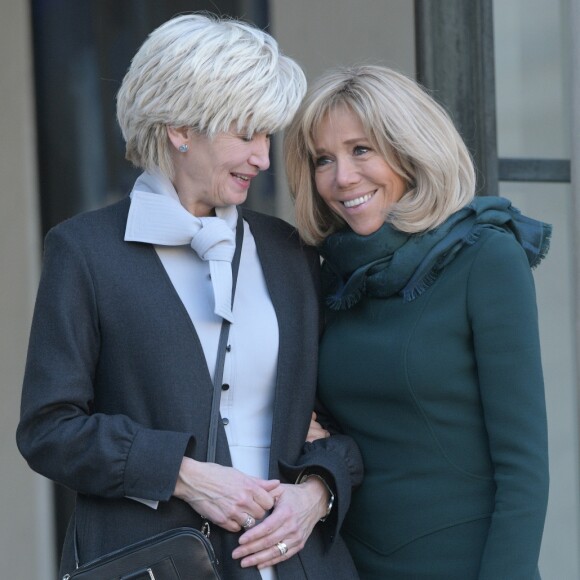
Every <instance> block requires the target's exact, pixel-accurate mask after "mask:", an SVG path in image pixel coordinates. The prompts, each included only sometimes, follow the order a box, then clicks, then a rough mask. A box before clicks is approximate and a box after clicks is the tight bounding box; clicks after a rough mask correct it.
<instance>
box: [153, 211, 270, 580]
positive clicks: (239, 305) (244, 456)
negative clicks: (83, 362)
mask: <svg viewBox="0 0 580 580" xmlns="http://www.w3.org/2000/svg"><path fill="white" fill-rule="evenodd" d="M155 250H156V252H157V254H158V255H159V258H160V259H161V262H162V264H163V266H164V268H165V270H166V271H167V274H168V275H169V278H170V279H171V282H172V283H173V286H174V287H175V289H176V291H177V293H178V295H179V297H180V298H181V301H182V302H183V304H184V306H185V308H186V310H187V312H188V314H189V316H190V317H191V320H192V322H193V325H194V326H195V329H196V331H197V334H198V336H199V339H200V341H201V345H202V348H203V352H204V354H205V359H206V361H207V365H208V368H209V371H210V375H211V376H212V377H213V373H214V369H215V363H216V358H217V346H218V341H219V334H220V329H221V322H222V319H221V318H220V317H219V316H217V315H216V314H214V295H213V289H212V284H211V279H210V275H209V264H208V262H205V261H203V260H202V259H200V258H199V257H198V255H197V254H196V253H195V252H194V251H193V250H192V249H191V248H190V247H189V246H174V247H168V246H155ZM233 317H234V322H233V323H232V325H231V327H230V334H229V340H228V344H229V346H230V347H231V348H230V349H229V351H228V352H227V353H226V359H225V366H224V377H223V387H222V394H221V402H220V414H221V418H222V421H223V423H224V426H225V431H226V434H227V438H228V443H229V448H230V454H231V458H232V465H233V466H234V467H235V468H236V469H238V470H240V471H242V472H244V473H246V474H248V475H253V476H256V477H260V478H263V479H267V478H268V462H269V457H270V441H271V437H272V414H273V404H274V392H275V385H276V373H277V361H278V338H279V337H278V321H277V318H276V314H275V312H274V307H273V305H272V301H271V299H270V295H269V293H268V289H267V287H266V280H265V279H264V274H263V272H262V267H261V264H260V261H259V259H258V253H257V250H256V243H255V240H254V237H253V236H252V233H251V231H250V228H249V226H248V224H247V223H246V222H244V240H243V245H242V255H241V259H240V268H239V273H238V281H237V286H236V293H235V298H234V308H233ZM192 396H195V393H194V392H193V391H192ZM260 572H261V575H262V578H263V579H264V580H275V579H276V575H275V571H274V569H273V568H267V569H264V570H261V571H260Z"/></svg>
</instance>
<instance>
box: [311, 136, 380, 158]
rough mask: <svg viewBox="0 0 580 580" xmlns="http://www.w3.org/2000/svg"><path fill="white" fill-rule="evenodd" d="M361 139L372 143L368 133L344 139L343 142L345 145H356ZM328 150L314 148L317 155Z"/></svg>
mask: <svg viewBox="0 0 580 580" xmlns="http://www.w3.org/2000/svg"><path fill="white" fill-rule="evenodd" d="M361 141H367V142H368V143H370V139H369V138H368V137H367V136H366V135H362V136H359V137H353V138H352V139H347V140H346V141H343V142H342V144H343V145H354V144H355V143H360V142H361ZM325 151H326V149H316V148H315V149H314V153H316V154H317V155H320V153H324V152H325Z"/></svg>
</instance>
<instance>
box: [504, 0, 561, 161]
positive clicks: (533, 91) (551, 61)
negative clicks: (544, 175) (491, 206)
mask: <svg viewBox="0 0 580 580" xmlns="http://www.w3.org/2000/svg"><path fill="white" fill-rule="evenodd" d="M568 3H569V2H568V1H566V0H499V1H498V0H496V1H495V2H494V3H493V10H494V41H495V71H496V93H497V128H498V154H499V157H547V158H569V157H570V133H569V129H568V128H569V127H570V114H569V110H570V102H569V94H570V86H569V80H568V79H569V77H570V71H569V69H570V64H569V63H570V49H569V46H570V42H569V40H570V38H569V33H568V28H569V25H568V13H569V8H568Z"/></svg>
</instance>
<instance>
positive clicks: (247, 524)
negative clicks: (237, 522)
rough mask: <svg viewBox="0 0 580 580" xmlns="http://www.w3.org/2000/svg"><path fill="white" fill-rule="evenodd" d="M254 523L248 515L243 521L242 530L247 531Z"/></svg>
mask: <svg viewBox="0 0 580 580" xmlns="http://www.w3.org/2000/svg"><path fill="white" fill-rule="evenodd" d="M255 523H256V520H255V519H254V518H253V517H252V516H251V515H250V514H248V517H247V518H246V519H245V520H244V523H243V524H242V528H244V530H248V529H249V528H251V527H252V526H253V525H254V524H255Z"/></svg>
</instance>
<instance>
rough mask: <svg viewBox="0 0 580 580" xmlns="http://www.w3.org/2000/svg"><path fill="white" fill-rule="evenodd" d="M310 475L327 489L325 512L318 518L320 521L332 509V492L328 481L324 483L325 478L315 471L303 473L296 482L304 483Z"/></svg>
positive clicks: (323, 519) (324, 519)
mask: <svg viewBox="0 0 580 580" xmlns="http://www.w3.org/2000/svg"><path fill="white" fill-rule="evenodd" d="M311 477H315V478H316V479H318V480H319V481H321V482H322V485H324V487H325V488H326V491H328V505H327V506H326V513H325V514H324V516H322V517H321V518H320V520H319V521H321V522H324V521H326V518H327V517H328V516H329V515H330V512H331V511H332V506H333V505H334V494H333V493H332V489H330V486H329V485H328V483H326V480H325V479H324V477H322V476H321V475H318V474H317V473H307V474H305V475H303V476H302V477H301V478H300V480H299V481H298V483H299V484H300V483H304V482H305V481H306V480H308V479H310V478H311Z"/></svg>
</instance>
